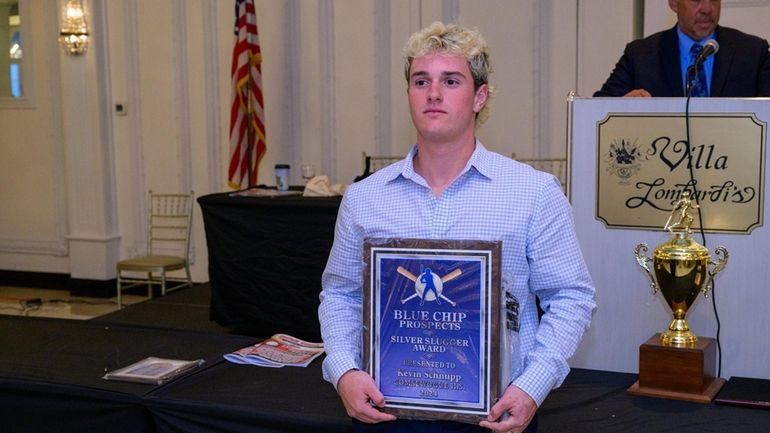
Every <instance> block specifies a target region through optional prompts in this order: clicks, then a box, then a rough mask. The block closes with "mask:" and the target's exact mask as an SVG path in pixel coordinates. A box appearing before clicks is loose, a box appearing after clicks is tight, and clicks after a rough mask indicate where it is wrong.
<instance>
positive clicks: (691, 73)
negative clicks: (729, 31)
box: [684, 62, 722, 377]
mask: <svg viewBox="0 0 770 433" xmlns="http://www.w3.org/2000/svg"><path fill="white" fill-rule="evenodd" d="M697 71H698V66H697V62H695V63H693V64H692V65H690V66H688V67H687V71H686V72H685V81H686V82H685V92H686V94H687V101H686V103H685V111H684V122H685V135H686V140H687V146H685V151H686V155H687V167H688V169H689V172H690V185H692V195H694V196H695V203H696V204H697V205H698V207H697V209H698V218H699V219H700V236H701V241H702V242H703V246H704V247H706V232H705V230H704V229H703V211H702V209H703V207H702V206H700V196H699V194H698V188H697V187H696V181H695V172H694V170H693V166H692V152H691V151H690V99H691V98H692V80H693V78H694V77H695V74H697V73H698V72H697ZM711 306H712V308H713V310H714V318H715V319H716V322H717V335H716V340H717V356H718V357H719V362H718V363H717V377H721V376H722V344H721V343H720V341H719V333H720V330H721V328H722V324H721V322H720V321H719V313H718V312H717V302H716V284H714V280H713V279H712V280H711Z"/></svg>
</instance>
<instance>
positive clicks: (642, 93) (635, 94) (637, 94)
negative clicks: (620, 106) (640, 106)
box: [623, 89, 652, 98]
mask: <svg viewBox="0 0 770 433" xmlns="http://www.w3.org/2000/svg"><path fill="white" fill-rule="evenodd" d="M623 97H624V98H650V97H652V95H651V94H650V92H648V91H646V90H644V89H634V90H632V91H630V92H628V93H626V94H625V95H623Z"/></svg>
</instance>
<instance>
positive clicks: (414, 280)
mask: <svg viewBox="0 0 770 433" xmlns="http://www.w3.org/2000/svg"><path fill="white" fill-rule="evenodd" d="M501 249H502V243H501V242H499V241H474V240H447V241H443V240H421V239H397V238H393V239H366V240H365V241H364V264H365V266H364V294H363V295H364V311H363V321H364V323H363V330H364V366H365V368H366V371H367V372H369V374H371V375H372V378H373V379H374V381H375V383H376V384H377V386H378V388H379V389H380V390H381V391H382V392H383V394H384V395H385V407H384V408H383V411H384V412H387V413H392V414H394V415H396V416H397V417H400V418H410V419H424V420H436V419H438V420H453V421H460V422H466V423H472V424H476V423H478V422H479V421H480V420H482V419H486V418H487V416H488V414H489V412H490V410H491V408H492V405H493V404H494V403H495V402H496V401H497V399H498V398H499V397H500V389H501V383H500V382H501V378H500V376H499V375H500V371H501V369H500V361H501V357H502V359H504V360H505V359H508V358H507V357H505V356H502V355H501V353H500V347H501V345H500V329H501V328H500V291H501V272H500V260H501V259H500V257H501ZM455 261H456V263H458V264H459V265H460V266H452V268H454V269H452V270H449V269H435V270H436V273H433V274H432V275H433V278H432V280H433V281H434V282H435V283H436V287H433V290H432V291H428V288H427V286H426V284H421V283H418V281H427V280H422V277H423V275H424V274H420V272H423V264H433V265H435V264H437V263H438V264H439V266H438V268H441V267H442V266H441V265H445V264H447V263H453V262H455ZM401 263H406V264H407V265H408V266H396V264H401ZM466 264H467V265H466ZM418 266H419V268H417V267H418ZM464 266H469V269H471V271H470V272H462V270H461V268H462V267H464ZM405 267H411V268H412V269H419V272H417V273H418V274H420V277H417V276H416V275H415V274H414V273H413V272H410V271H408V270H406V269H405ZM426 269H427V268H426ZM427 271H429V272H432V271H431V270H430V269H427ZM476 273H477V274H476ZM397 274H398V275H397ZM442 275H443V276H442ZM460 275H462V279H463V283H462V286H463V287H465V289H464V291H463V292H459V293H458V295H459V296H462V298H461V299H455V300H452V299H451V296H453V295H452V294H451V293H447V291H446V289H445V286H444V284H445V283H446V284H447V286H448V285H449V283H451V280H454V279H455V278H457V280H458V281H459V280H460V277H459V276H460ZM435 278H440V279H439V280H435ZM447 278H448V279H447ZM409 280H411V281H409ZM396 281H397V282H398V283H397V284H396V283H394V282H396ZM439 281H441V283H439ZM458 284H460V283H458ZM420 286H422V291H420ZM447 288H448V287H447ZM469 288H470V289H469ZM436 289H438V290H436ZM469 290H470V292H469ZM394 300H397V302H394ZM442 301H443V302H442ZM425 302H427V303H428V306H423V304H424V303H425ZM407 304H410V306H411V308H409V307H408V306H407ZM394 305H395V306H394ZM439 305H441V307H439ZM474 305H477V306H478V307H474ZM469 306H471V307H470V308H469ZM396 308H403V309H399V310H396ZM476 308H478V311H476ZM381 313H383V315H382V316H381ZM388 314H392V316H388ZM406 315H411V316H410V317H404V316H406ZM463 315H465V316H463ZM468 316H470V317H471V318H472V319H473V320H469V322H473V323H472V324H471V325H469V330H464V329H463V323H462V320H463V319H464V318H465V317H468ZM458 317H463V319H459V323H458V322H457V320H454V319H457V318H458ZM436 318H439V319H441V318H444V319H448V320H433V319H436ZM397 319H408V320H406V321H404V320H397ZM390 320H392V322H389V321H390ZM394 323H399V326H404V324H405V323H406V324H407V325H410V326H411V327H412V329H409V330H408V331H405V332H411V335H399V334H396V335H393V334H392V333H388V331H385V330H384V329H389V328H393V327H397V326H396V325H394ZM420 325H421V326H435V327H445V328H444V329H440V330H439V329H434V328H428V329H419V330H417V331H415V330H414V329H413V328H414V327H417V328H420ZM476 325H478V327H477V328H476ZM448 328H452V329H448ZM447 329H448V331H447ZM454 331H457V332H458V333H457V334H455V333H453V332H454ZM415 332H418V335H415V334H414V333H415ZM442 332H449V333H450V334H442ZM464 332H468V333H469V335H471V338H463V337H458V338H453V337H451V336H452V335H464V334H463V333H464ZM476 333H478V335H476ZM446 335H449V336H446ZM383 337H384V338H385V340H386V341H385V342H383V341H382V338H383ZM388 337H390V338H388ZM476 338H477V339H476ZM447 342H448V344H444V343H447ZM391 343H392V344H391ZM415 343H425V344H415ZM410 345H411V347H412V348H411V350H412V351H416V352H417V353H419V355H415V356H413V357H411V358H410V359H407V358H406V357H404V358H403V359H401V358H399V357H398V356H397V355H396V356H394V355H389V353H390V352H391V346H392V347H394V349H393V350H392V351H393V352H396V351H398V350H399V349H400V350H401V352H403V351H405V350H406V349H404V347H405V346H407V347H408V346H410ZM431 348H432V349H431ZM424 349H430V350H433V351H443V353H439V354H436V353H432V352H430V350H429V351H428V352H427V353H426V352H423V351H422V350H424ZM446 352H449V354H447V353H446ZM468 354H471V356H472V357H473V359H471V360H470V361H469V360H468V359H467V358H468V357H467V355H468ZM452 356H456V359H455V360H454V361H452V359H454V358H452ZM447 357H449V358H451V359H450V360H447ZM476 357H478V359H476ZM393 359H395V360H396V361H401V362H396V363H394V362H393ZM474 363H475V364H474ZM458 365H459V366H460V368H459V370H461V371H464V370H463V369H465V368H466V367H467V368H470V374H460V373H459V372H457V371H456V370H458V367H457V366H458ZM469 365H470V366H469ZM447 366H451V368H450V367H447ZM466 376H467V377H466ZM466 379H475V380H474V381H473V382H470V381H469V380H466ZM466 387H467V388H466ZM393 388H398V389H403V392H404V393H419V394H420V395H419V396H417V395H411V396H407V395H399V393H398V392H393V393H391V392H390V391H389V390H392V389H393ZM457 388H461V389H460V390H457ZM443 394H450V396H452V397H458V396H463V397H462V398H451V397H450V398H448V399H446V398H443V397H442V395H443ZM455 394H457V395H455ZM466 394H470V395H472V397H470V399H471V400H470V401H468V400H465V397H464V396H465V395H466Z"/></svg>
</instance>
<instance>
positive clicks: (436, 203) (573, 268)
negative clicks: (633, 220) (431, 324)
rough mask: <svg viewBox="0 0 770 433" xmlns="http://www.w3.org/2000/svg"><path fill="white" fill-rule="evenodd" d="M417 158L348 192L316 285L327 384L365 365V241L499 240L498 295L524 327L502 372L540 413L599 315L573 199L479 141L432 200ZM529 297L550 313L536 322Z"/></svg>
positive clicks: (555, 184) (551, 182) (549, 178)
mask: <svg viewBox="0 0 770 433" xmlns="http://www.w3.org/2000/svg"><path fill="white" fill-rule="evenodd" d="M416 152H417V147H416V146H415V147H413V148H412V150H411V151H410V152H409V154H408V155H407V157H406V158H405V159H404V160H402V161H399V162H397V163H395V164H392V165H390V166H388V167H386V168H383V169H381V170H378V171H377V172H376V173H374V174H373V175H371V176H370V177H368V178H366V179H365V180H362V181H360V182H357V183H354V184H353V185H351V186H350V188H348V190H347V191H346V192H345V196H344V198H343V200H342V204H341V206H340V210H339V214H338V217H337V226H336V229H335V236H334V245H333V247H332V250H331V253H330V255H329V261H328V263H327V265H326V269H325V271H324V274H323V278H322V285H323V291H322V292H321V296H320V297H321V305H320V307H319V319H320V321H321V335H322V337H323V341H324V345H325V349H326V353H327V356H326V359H325V360H324V363H323V374H324V378H325V379H326V380H328V381H329V382H331V383H332V384H334V385H335V386H336V384H337V381H338V380H339V379H340V377H341V376H342V375H343V374H344V373H345V372H347V371H348V370H350V369H354V368H359V369H360V368H362V343H361V341H362V290H363V265H364V263H363V240H364V238H367V237H375V238H389V237H400V238H413V239H458V240H459V239H466V240H468V239H473V240H485V241H496V240H501V241H502V262H501V263H502V274H503V289H504V290H506V291H507V292H508V293H509V294H511V295H513V296H514V297H515V298H516V299H517V300H518V302H519V323H520V328H519V329H520V331H519V333H518V335H509V341H512V342H513V344H511V346H512V349H511V366H510V370H508V369H507V368H505V371H510V372H511V383H513V384H515V385H516V386H518V387H519V388H521V389H522V390H523V391H524V392H526V393H527V394H529V395H530V396H531V397H532V398H533V399H534V400H535V402H536V403H537V404H538V406H539V405H540V404H541V403H542V402H543V400H544V399H545V397H546V396H547V395H548V393H549V392H550V391H551V390H552V389H553V388H555V387H558V386H559V385H561V383H562V381H563V380H564V378H565V377H566V376H567V373H568V372H569V365H568V363H567V360H568V359H569V357H571V356H572V355H573V354H574V353H575V350H576V349H577V346H578V344H579V342H580V340H581V338H582V337H583V333H584V332H585V330H586V328H587V327H588V325H589V323H590V321H591V316H592V314H593V310H594V308H595V303H594V286H593V282H592V281H591V277H590V275H589V274H588V270H587V269H586V266H585V263H584V261H583V256H582V254H581V252H580V248H579V246H578V242H577V238H576V236H575V232H574V227H573V221H572V210H571V208H570V205H569V202H568V201H567V199H566V197H565V196H564V193H563V192H562V190H561V187H560V185H559V182H558V181H557V180H556V179H555V178H554V177H553V176H551V175H550V174H546V173H542V172H539V171H535V170H534V169H532V168H531V167H530V166H528V165H525V164H521V163H518V162H516V161H514V160H512V159H510V158H507V157H504V156H502V155H499V154H497V153H493V152H489V151H487V150H486V149H485V148H484V146H483V145H482V144H481V143H480V142H478V141H477V142H476V149H475V150H474V152H473V154H472V155H471V157H470V159H469V160H468V163H467V164H466V166H465V168H464V169H463V171H462V173H461V174H460V175H459V176H458V177H457V179H455V181H454V182H453V183H452V184H451V185H449V187H447V188H446V189H445V190H444V191H443V192H442V193H441V196H440V197H438V198H436V197H435V196H434V195H433V192H432V191H431V189H430V187H429V186H428V184H427V183H426V181H425V180H424V179H423V178H422V177H421V176H420V175H419V174H417V173H416V172H415V171H414V166H413V165H412V158H413V157H414V155H415V154H416ZM535 295H537V296H538V297H539V298H540V301H541V306H542V308H543V309H544V310H545V311H546V313H545V315H544V316H543V317H542V320H541V321H540V322H539V323H538V317H537V307H536V304H535ZM503 332H508V331H503ZM510 332H511V333H513V331H510ZM517 343H518V344H517ZM504 367H505V366H503V368H504Z"/></svg>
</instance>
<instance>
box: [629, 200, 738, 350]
mask: <svg viewBox="0 0 770 433" xmlns="http://www.w3.org/2000/svg"><path fill="white" fill-rule="evenodd" d="M697 208H698V205H697V204H696V203H694V202H693V201H692V200H691V199H690V192H689V191H684V192H683V193H682V197H681V198H680V199H679V201H678V202H677V203H676V205H675V206H674V208H673V209H672V211H671V215H670V216H669V218H668V221H666V225H665V226H664V228H665V229H666V230H668V231H669V232H670V233H671V238H669V240H668V241H666V242H664V243H662V244H660V245H658V246H657V247H656V248H655V251H653V255H652V258H650V257H647V255H646V253H647V244H645V243H641V244H639V245H637V246H636V249H635V250H634V254H635V256H636V261H637V262H638V263H639V266H641V267H642V268H644V270H645V271H647V275H648V276H649V278H650V281H651V284H650V287H652V290H653V293H657V292H658V290H660V291H661V293H662V294H663V297H664V298H665V300H666V303H667V304H668V306H669V307H671V311H672V312H673V314H674V319H673V320H672V321H671V324H670V325H669V326H668V330H667V331H666V332H664V333H662V334H661V335H660V341H661V342H662V343H663V344H664V345H668V346H691V345H693V344H695V342H696V341H698V337H696V336H695V334H693V333H692V332H691V331H690V328H689V326H687V322H686V321H685V315H687V311H688V310H689V309H690V306H691V305H692V304H693V302H694V301H695V299H696V298H697V296H698V293H699V292H702V293H703V295H704V296H707V295H708V292H709V290H711V287H712V279H713V278H714V276H715V275H716V274H717V273H718V272H719V271H721V270H722V269H723V268H724V267H725V265H726V264H727V258H728V252H727V249H726V248H725V247H722V246H720V247H717V248H716V250H715V251H714V252H715V254H716V255H717V256H719V260H718V261H717V262H716V263H715V262H712V261H711V258H710V256H709V252H708V249H707V248H705V247H704V246H702V245H700V244H698V243H697V242H695V241H694V240H693V239H692V238H691V237H690V233H691V229H690V228H691V226H692V223H693V221H694V220H693V216H692V214H691V213H690V212H691V211H692V210H693V209H697ZM650 262H652V264H653V269H654V271H655V275H653V272H652V271H651V270H650V267H649V263H650ZM710 265H713V266H714V267H713V270H712V271H709V266H710Z"/></svg>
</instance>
